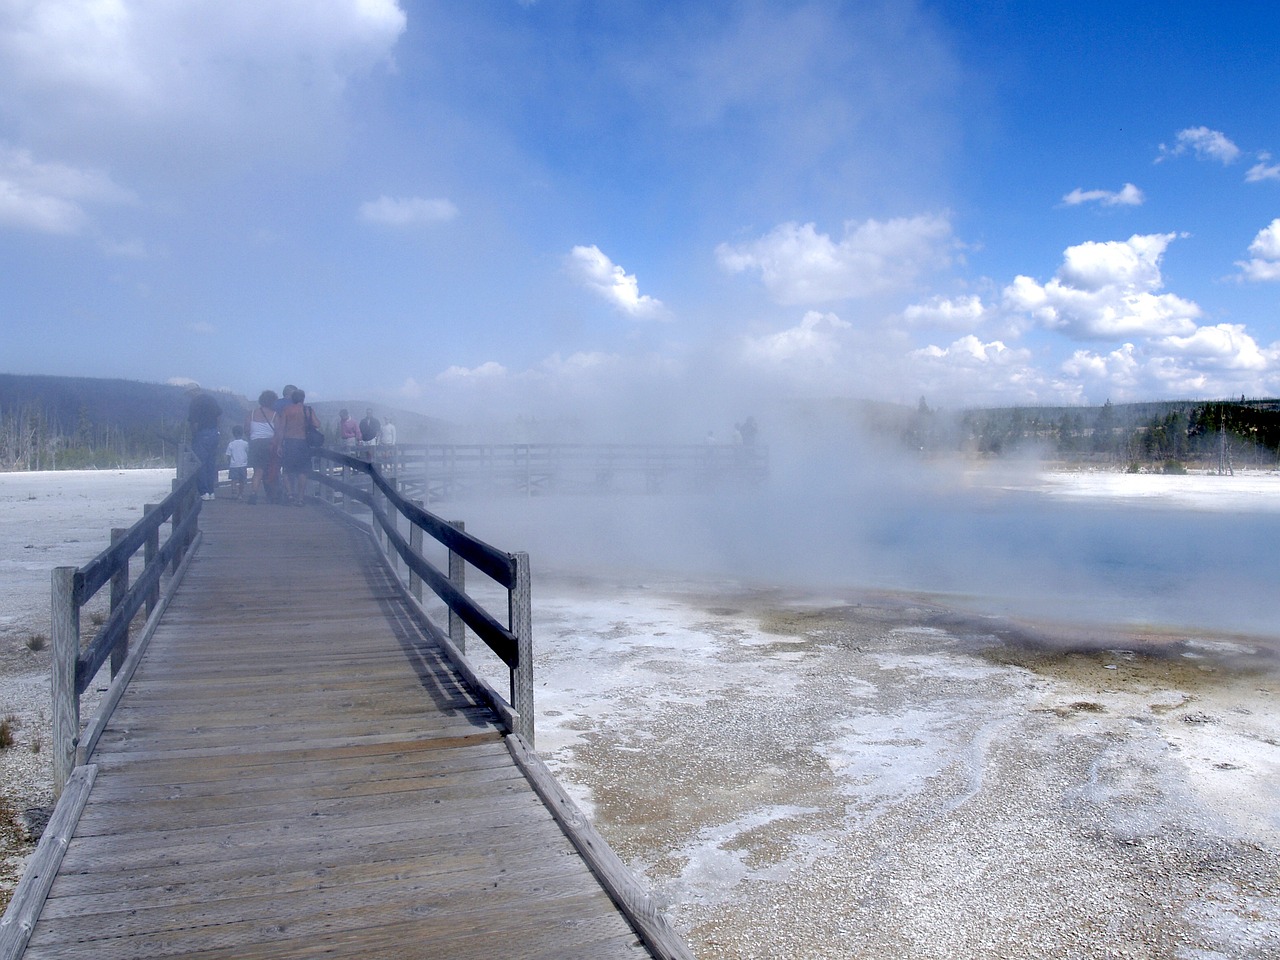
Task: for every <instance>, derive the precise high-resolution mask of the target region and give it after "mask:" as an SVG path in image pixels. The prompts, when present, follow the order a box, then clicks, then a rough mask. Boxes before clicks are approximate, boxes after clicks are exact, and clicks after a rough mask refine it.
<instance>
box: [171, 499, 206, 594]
mask: <svg viewBox="0 0 1280 960" xmlns="http://www.w3.org/2000/svg"><path fill="white" fill-rule="evenodd" d="M179 486H180V483H179V481H177V480H174V481H173V489H174V490H177V489H178V487H179ZM196 509H197V510H198V509H200V501H198V500H197V501H196ZM186 516H187V505H186V503H184V502H183V501H182V500H178V501H177V502H176V503H174V505H173V514H172V515H171V516H170V517H169V536H174V535H175V534H176V533H177V532H178V527H180V526H182V521H183V520H185V519H186ZM186 552H187V545H186V544H185V543H184V544H183V545H182V547H181V549H179V550H177V551H176V552H175V553H174V555H173V560H172V561H171V562H170V567H169V573H170V574H175V573H177V572H178V565H179V564H180V563H182V555H183V554H184V553H186Z"/></svg>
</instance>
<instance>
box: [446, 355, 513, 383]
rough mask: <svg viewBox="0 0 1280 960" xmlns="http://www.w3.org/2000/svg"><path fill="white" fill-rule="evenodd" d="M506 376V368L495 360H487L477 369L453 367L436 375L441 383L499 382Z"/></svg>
mask: <svg viewBox="0 0 1280 960" xmlns="http://www.w3.org/2000/svg"><path fill="white" fill-rule="evenodd" d="M506 375H507V368H506V367H504V366H503V365H502V364H500V363H498V362H497V361H496V360H489V361H487V362H485V363H482V364H480V366H478V367H460V366H453V367H449V368H448V369H446V370H444V371H442V372H440V373H438V374H436V380H437V381H439V382H441V383H449V382H454V383H459V382H461V383H466V382H476V381H484V380H499V379H501V378H503V377H505V376H506Z"/></svg>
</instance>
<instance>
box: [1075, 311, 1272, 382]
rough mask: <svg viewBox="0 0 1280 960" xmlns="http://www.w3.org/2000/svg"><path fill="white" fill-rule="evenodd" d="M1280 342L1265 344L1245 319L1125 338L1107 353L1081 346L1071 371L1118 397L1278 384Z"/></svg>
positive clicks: (1084, 380) (1081, 379)
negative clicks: (1143, 338) (1134, 339)
mask: <svg viewBox="0 0 1280 960" xmlns="http://www.w3.org/2000/svg"><path fill="white" fill-rule="evenodd" d="M1278 359H1280V345H1277V344H1273V345H1271V346H1270V347H1264V346H1262V345H1260V344H1259V343H1258V342H1257V341H1256V340H1255V339H1254V338H1253V337H1252V336H1251V335H1250V334H1249V333H1248V332H1247V331H1246V330H1245V328H1244V326H1243V325H1242V324H1232V323H1220V324H1216V325H1214V326H1207V327H1198V328H1197V329H1196V330H1195V331H1193V332H1192V333H1190V334H1189V335H1187V336H1168V337H1157V338H1155V339H1152V340H1150V341H1147V342H1146V343H1145V344H1134V343H1124V344H1122V345H1121V346H1120V347H1118V348H1116V349H1115V350H1112V351H1110V352H1107V353H1096V352H1093V351H1089V350H1077V351H1075V353H1073V354H1072V355H1071V357H1070V358H1069V359H1068V360H1066V361H1065V362H1064V363H1063V364H1062V371H1063V373H1065V374H1066V375H1068V376H1070V377H1073V378H1075V379H1077V380H1080V381H1082V382H1086V383H1093V384H1097V385H1100V386H1103V387H1105V390H1106V392H1107V393H1108V394H1109V395H1110V396H1113V397H1115V398H1117V399H1140V398H1144V397H1151V396H1162V395H1163V396H1195V395H1201V396H1203V395H1218V396H1222V395H1224V394H1231V393H1237V392H1248V393H1269V392H1272V391H1273V390H1274V387H1275V376H1274V374H1273V373H1271V372H1270V371H1273V370H1274V369H1275V364H1276V362H1277V360H1278Z"/></svg>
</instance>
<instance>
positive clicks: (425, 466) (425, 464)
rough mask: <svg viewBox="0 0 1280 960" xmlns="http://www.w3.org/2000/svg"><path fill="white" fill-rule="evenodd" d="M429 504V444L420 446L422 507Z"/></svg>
mask: <svg viewBox="0 0 1280 960" xmlns="http://www.w3.org/2000/svg"><path fill="white" fill-rule="evenodd" d="M430 502H431V444H429V443H424V444H423V445H422V504H421V505H422V507H423V508H424V509H425V508H426V506H427V504H429V503H430Z"/></svg>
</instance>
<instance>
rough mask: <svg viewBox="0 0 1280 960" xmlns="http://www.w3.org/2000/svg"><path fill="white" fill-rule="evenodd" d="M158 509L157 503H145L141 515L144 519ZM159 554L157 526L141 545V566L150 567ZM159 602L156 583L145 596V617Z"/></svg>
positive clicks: (158, 531) (149, 531)
mask: <svg viewBox="0 0 1280 960" xmlns="http://www.w3.org/2000/svg"><path fill="white" fill-rule="evenodd" d="M159 509H160V505H159V504H158V503H146V504H143V505H142V515H143V516H144V517H145V516H146V515H147V514H149V513H155V512H156V511H157V510H159ZM159 552H160V526H159V524H157V525H156V526H154V527H152V528H151V529H150V530H148V531H147V542H146V543H144V544H143V545H142V566H143V568H144V569H145V568H147V567H150V566H151V564H152V563H154V562H155V559H156V554H157V553H159ZM159 602H160V584H159V583H157V584H156V585H155V586H154V587H152V588H151V592H150V593H148V594H147V616H148V617H149V616H151V613H152V611H153V610H155V608H156V604H157V603H159Z"/></svg>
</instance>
